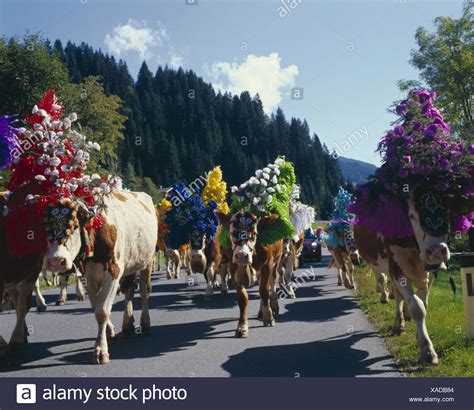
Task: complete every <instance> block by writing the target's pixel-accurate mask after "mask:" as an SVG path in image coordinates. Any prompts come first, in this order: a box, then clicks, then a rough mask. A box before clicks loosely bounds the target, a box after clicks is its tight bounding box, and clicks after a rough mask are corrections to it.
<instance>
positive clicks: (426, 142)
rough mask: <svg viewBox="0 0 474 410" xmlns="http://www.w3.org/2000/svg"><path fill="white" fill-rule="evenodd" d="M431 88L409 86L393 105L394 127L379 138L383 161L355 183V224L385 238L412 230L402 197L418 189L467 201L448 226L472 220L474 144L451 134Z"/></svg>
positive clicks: (463, 225) (462, 228) (466, 226)
mask: <svg viewBox="0 0 474 410" xmlns="http://www.w3.org/2000/svg"><path fill="white" fill-rule="evenodd" d="M435 97H436V95H435V93H430V92H428V91H426V90H412V91H410V92H409V93H408V97H407V98H406V99H405V100H403V101H401V102H400V104H398V106H397V107H396V113H397V114H398V115H399V119H398V120H397V121H396V124H397V125H396V126H395V127H394V129H393V130H391V131H389V132H388V133H387V134H386V135H385V136H384V137H383V138H382V139H381V140H380V142H379V144H378V151H379V152H380V154H381V156H382V160H383V163H382V165H381V167H380V168H379V169H377V171H376V173H375V175H374V176H373V177H372V178H371V179H370V180H369V181H368V182H367V183H366V184H363V185H362V186H360V187H359V189H358V191H357V192H356V195H355V200H354V203H353V204H352V205H351V206H350V210H351V212H354V213H355V214H356V223H357V224H360V225H364V226H365V227H366V228H367V229H369V230H371V231H375V232H379V233H381V234H383V235H384V236H386V237H389V238H400V237H406V236H411V235H413V229H412V226H411V223H410V220H409V218H408V212H407V205H406V201H405V198H407V197H408V196H409V195H410V194H411V193H412V192H416V191H417V190H418V189H420V188H421V189H426V188H429V190H430V191H431V192H433V193H434V195H442V196H443V197H451V198H456V200H457V201H459V202H462V203H466V206H465V209H462V210H461V211H460V212H459V213H458V214H457V215H455V218H454V219H455V220H453V221H452V226H451V230H452V231H460V232H465V231H467V230H468V229H469V228H470V226H471V223H472V213H470V212H471V211H472V209H470V205H469V202H470V200H472V195H473V193H474V166H473V157H472V154H474V146H473V145H468V144H467V143H465V142H464V141H459V140H456V139H454V138H453V137H452V136H451V134H450V129H449V126H448V124H447V123H446V122H445V121H444V118H443V116H442V115H441V113H440V112H439V111H438V109H437V108H436V107H435V106H434V105H433V102H434V100H435Z"/></svg>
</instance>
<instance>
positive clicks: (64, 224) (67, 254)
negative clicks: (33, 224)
mask: <svg viewBox="0 0 474 410" xmlns="http://www.w3.org/2000/svg"><path fill="white" fill-rule="evenodd" d="M44 224H45V228H46V233H47V237H48V249H47V252H46V256H45V258H44V268H45V269H46V270H48V271H51V272H57V273H64V272H66V271H68V270H71V269H72V267H73V262H74V259H75V258H76V256H77V255H78V254H79V251H80V249H81V234H80V229H78V228H79V219H78V204H77V203H76V202H73V201H72V200H71V199H69V198H63V199H61V200H60V201H59V202H58V203H55V204H51V205H50V206H49V207H48V208H47V209H46V212H45V216H44Z"/></svg>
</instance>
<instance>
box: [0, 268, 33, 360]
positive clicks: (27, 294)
mask: <svg viewBox="0 0 474 410" xmlns="http://www.w3.org/2000/svg"><path fill="white" fill-rule="evenodd" d="M36 279H37V277H35V278H34V279H30V280H28V279H27V280H25V281H23V282H22V283H20V284H8V285H6V286H5V289H6V290H7V292H8V294H9V295H10V298H11V300H12V301H13V304H14V305H15V313H16V324H15V328H14V329H13V332H12V335H11V337H10V342H9V343H8V345H6V346H5V347H3V348H2V349H1V350H0V357H1V356H6V355H8V353H10V352H13V351H17V350H20V349H21V348H22V347H23V346H24V345H25V344H26V343H28V329H27V326H26V320H25V318H26V315H27V313H28V311H29V310H30V307H31V295H32V292H33V288H34V287H35V283H36Z"/></svg>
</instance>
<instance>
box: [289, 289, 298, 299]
mask: <svg viewBox="0 0 474 410" xmlns="http://www.w3.org/2000/svg"><path fill="white" fill-rule="evenodd" d="M288 298H289V299H296V294H295V292H293V291H291V292H288Z"/></svg>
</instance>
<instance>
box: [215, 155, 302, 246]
mask: <svg viewBox="0 0 474 410" xmlns="http://www.w3.org/2000/svg"><path fill="white" fill-rule="evenodd" d="M295 183H296V176H295V170H294V167H293V164H292V163H290V162H288V161H285V159H284V158H277V160H276V161H275V162H274V163H273V164H268V165H267V166H266V167H265V168H263V169H259V170H257V171H256V172H255V176H253V177H251V178H250V179H249V180H248V181H246V182H244V183H243V184H241V185H240V186H239V187H237V186H234V187H232V188H231V192H232V196H233V201H232V205H231V211H232V213H235V212H237V211H242V210H243V211H250V212H251V213H253V214H255V215H256V216H257V217H262V216H265V215H270V214H277V215H278V219H277V220H276V221H274V222H273V224H272V226H271V228H270V229H266V230H265V231H263V232H260V233H259V235H258V237H257V241H258V242H259V243H261V244H262V245H267V244H270V243H274V242H276V241H278V240H281V239H288V238H291V237H292V236H293V235H294V234H295V230H294V228H293V225H292V224H291V221H290V211H289V207H290V196H291V194H292V192H293V186H294V185H295ZM226 238H229V233H228V232H225V231H224V230H222V233H221V235H220V237H219V240H220V242H221V245H223V246H224V247H230V245H231V244H229V242H228V241H227V239H226Z"/></svg>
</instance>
